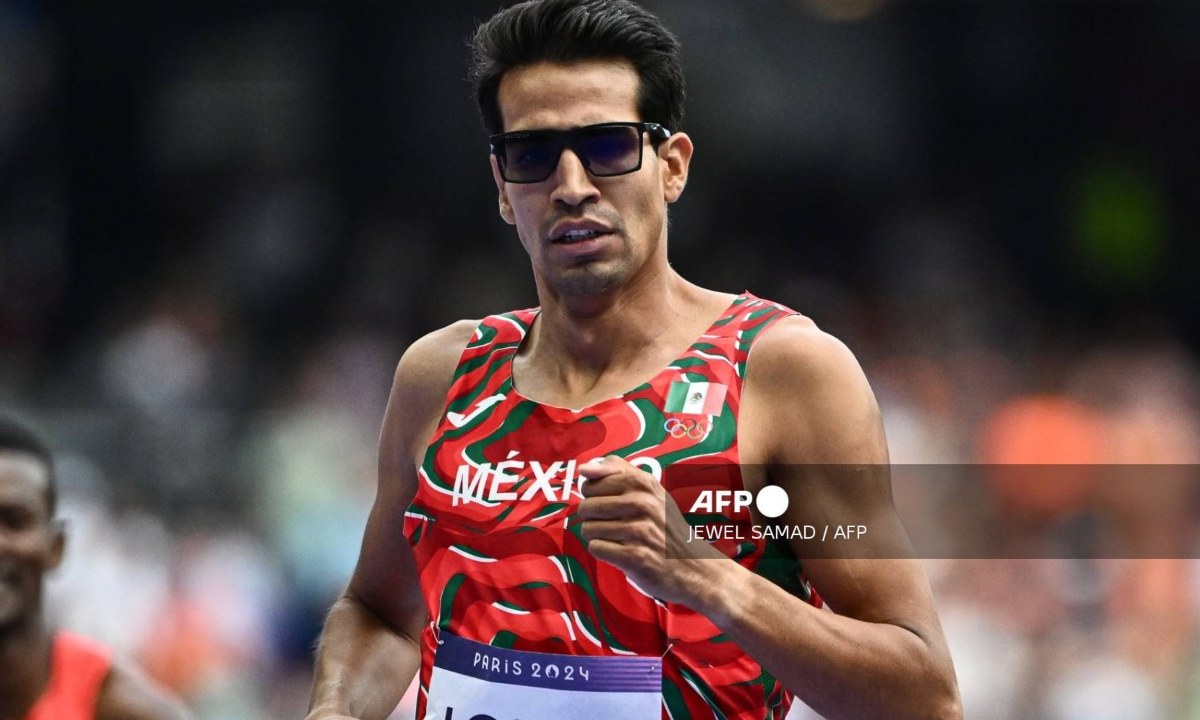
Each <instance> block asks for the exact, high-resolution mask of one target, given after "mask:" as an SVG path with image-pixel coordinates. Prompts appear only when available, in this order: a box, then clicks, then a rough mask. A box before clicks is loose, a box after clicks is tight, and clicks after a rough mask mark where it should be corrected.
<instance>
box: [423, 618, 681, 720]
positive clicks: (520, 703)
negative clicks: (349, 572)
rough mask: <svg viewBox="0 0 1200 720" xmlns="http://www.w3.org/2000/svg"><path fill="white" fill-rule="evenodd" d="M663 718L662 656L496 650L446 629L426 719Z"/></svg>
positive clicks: (548, 719) (432, 683) (557, 719)
mask: <svg viewBox="0 0 1200 720" xmlns="http://www.w3.org/2000/svg"><path fill="white" fill-rule="evenodd" d="M580 717H586V718H591V719H592V720H659V718H661V717H662V658H657V657H641V656H634V657H625V656H617V657H607V656H606V657H592V656H584V655H558V654H555V653H537V652H522V651H520V650H509V649H507V648H499V647H492V646H490V645H484V644H482V643H477V642H474V641H472V640H467V639H465V638H460V637H458V636H456V635H453V634H452V633H449V632H445V631H443V632H442V633H441V635H440V637H439V644H438V649H437V654H436V656H435V657H434V662H433V675H432V677H431V678H430V681H429V697H428V702H427V704H426V709H425V717H424V720H562V719H563V718H580Z"/></svg>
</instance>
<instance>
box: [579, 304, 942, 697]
mask: <svg viewBox="0 0 1200 720" xmlns="http://www.w3.org/2000/svg"><path fill="white" fill-rule="evenodd" d="M742 402H743V405H742V414H741V418H740V419H739V431H738V435H739V444H740V445H741V446H742V461H743V463H746V464H761V465H765V466H766V467H767V469H768V472H769V478H767V479H768V480H769V482H771V483H773V484H776V485H780V486H782V487H783V488H784V490H785V491H786V492H787V495H788V497H789V499H790V500H791V502H790V504H789V507H788V511H787V513H785V515H784V516H783V517H782V518H781V520H782V523H783V524H785V525H796V524H805V523H807V524H813V525H817V526H821V525H824V524H826V523H829V524H834V523H840V524H847V523H853V524H856V525H858V524H861V525H865V526H867V528H868V531H867V535H866V536H865V537H864V538H862V539H861V540H856V541H853V542H846V543H843V544H842V546H840V547H837V548H831V547H830V546H829V545H824V544H821V543H819V538H818V541H817V542H814V543H812V544H806V543H805V542H804V541H801V540H793V541H792V547H793V550H794V551H795V553H796V556H797V557H798V558H801V559H802V561H803V563H804V568H805V570H806V573H807V575H808V578H809V580H811V581H812V583H813V585H814V586H815V587H816V588H817V590H818V591H819V592H820V593H821V594H822V596H823V597H824V598H825V599H826V601H827V602H828V603H829V605H830V607H831V608H833V609H834V610H835V611H836V613H837V614H834V613H830V612H825V611H823V610H819V609H817V608H814V607H813V606H811V605H810V604H808V603H807V602H804V601H803V600H801V599H800V598H798V597H796V596H794V595H792V594H790V593H789V592H787V591H786V590H784V589H783V588H781V587H779V586H777V585H775V584H774V583H772V582H771V581H769V580H767V579H765V578H763V577H761V576H759V575H756V574H754V573H752V572H751V571H749V570H747V569H746V568H744V567H742V566H741V565H739V564H737V563H735V562H733V561H731V560H729V558H727V557H725V556H724V555H721V554H720V553H719V552H718V551H717V550H716V549H714V548H713V547H711V546H710V545H708V544H707V543H704V542H688V541H687V537H688V525H687V521H686V520H685V519H684V518H683V515H682V513H681V512H680V511H679V509H678V507H677V506H676V505H675V503H674V501H673V500H672V499H671V498H670V497H669V496H667V495H666V492H665V490H664V489H663V488H662V486H661V485H660V484H659V483H658V482H657V481H656V480H655V479H654V478H653V476H651V475H649V474H648V473H645V472H642V471H640V470H638V469H637V468H634V467H633V466H631V465H629V464H628V463H627V462H625V461H624V460H622V459H620V458H617V457H612V456H610V457H608V458H606V459H605V460H604V462H602V463H590V464H587V465H583V466H581V467H580V472H582V473H583V474H585V475H586V476H587V477H588V478H589V480H588V482H587V483H586V484H585V485H584V486H583V493H584V495H585V500H584V501H583V503H582V504H581V506H580V510H579V517H580V518H581V519H583V520H585V522H584V524H583V527H582V531H583V534H584V536H585V537H586V538H587V539H588V540H589V544H588V551H589V552H591V553H592V554H593V555H596V556H597V557H599V558H600V559H602V560H605V561H607V562H610V563H612V564H614V565H616V566H618V567H620V568H621V569H622V570H623V571H625V572H626V573H627V574H628V575H629V576H630V577H631V578H633V579H634V581H635V582H637V583H638V585H639V586H640V587H642V588H643V589H644V590H646V591H647V592H649V593H651V594H653V595H655V596H656V597H659V598H663V599H666V600H672V601H675V602H680V603H683V604H685V605H688V606H689V607H692V608H694V609H696V610H698V611H700V612H702V613H704V614H705V615H706V616H707V617H708V618H709V619H710V620H712V621H713V623H715V624H716V625H717V626H718V627H720V628H721V630H722V631H723V632H724V633H725V635H726V636H727V637H728V638H729V639H730V640H733V641H734V642H736V643H737V644H738V645H739V646H741V647H742V648H743V649H744V650H745V651H746V652H747V653H748V654H749V655H750V656H751V657H753V658H754V659H755V660H756V661H757V662H758V663H759V664H760V665H762V666H763V667H764V668H765V669H766V670H768V671H769V672H770V673H771V674H773V675H774V676H775V677H776V678H777V679H778V680H779V681H780V682H782V683H783V684H784V686H786V687H788V688H789V689H791V690H792V691H794V692H796V693H797V694H798V695H799V696H800V697H801V698H803V699H804V701H805V702H806V703H808V704H809V705H810V706H811V707H812V708H813V709H815V710H817V711H818V712H820V713H821V714H823V715H824V716H825V717H827V718H830V720H837V719H838V718H889V720H902V719H904V718H936V719H939V720H940V719H942V718H946V719H952V718H953V719H957V718H961V716H962V711H961V709H960V707H959V699H958V689H957V685H956V682H955V679H954V671H953V668H952V666H951V662H950V655H949V652H948V651H947V649H946V644H945V640H944V639H943V637H942V630H941V627H940V625H939V623H938V620H937V615H936V613H935V612H934V609H933V600H932V596H931V593H930V589H929V586H928V583H927V582H926V580H925V575H924V572H923V570H922V569H921V566H920V564H919V563H918V562H917V561H916V560H914V559H912V550H911V548H910V546H909V542H908V538H907V535H906V534H905V532H904V529H903V527H901V525H900V521H899V518H898V517H897V516H896V512H895V508H894V507H893V504H892V497H891V485H890V479H889V476H888V472H887V449H886V444H885V442H884V438H883V430H882V424H881V422H880V418H879V411H878V408H877V406H876V404H875V398H874V396H873V395H872V393H871V390H870V388H869V387H868V385H867V383H866V379H865V378H864V377H863V374H862V371H861V370H860V369H859V367H858V363H857V361H855V359H854V357H853V355H851V354H850V352H849V351H848V350H847V349H846V348H845V346H843V345H842V344H841V343H840V342H838V341H836V340H834V339H833V338H831V337H829V336H828V335H825V334H824V333H821V332H820V331H818V330H817V329H816V328H815V327H813V326H812V324H811V323H810V322H808V321H806V320H803V319H795V320H791V319H789V320H785V321H781V325H780V326H778V327H776V328H775V329H773V330H772V331H771V332H770V333H769V334H768V335H766V336H764V337H763V338H762V339H761V340H760V341H759V343H758V345H757V346H756V347H755V351H754V353H753V354H752V355H751V359H750V364H749V369H748V371H747V382H746V386H745V391H744V393H743V397H742ZM750 469H751V468H749V467H748V468H747V470H748V471H749V470H750ZM763 480H764V479H763V478H761V477H759V478H757V479H754V478H750V477H748V478H747V484H748V486H751V485H752V484H754V483H755V482H757V484H761V483H762V482H763ZM664 503H665V505H666V510H667V514H666V517H667V522H666V523H665V524H664V523H663V520H662V518H663V507H664ZM831 551H832V552H831ZM839 553H840V554H839Z"/></svg>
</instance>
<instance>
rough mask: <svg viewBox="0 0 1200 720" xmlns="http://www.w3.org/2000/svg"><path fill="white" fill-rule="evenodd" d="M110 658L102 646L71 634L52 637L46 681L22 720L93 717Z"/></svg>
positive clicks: (63, 719) (61, 719) (84, 719)
mask: <svg viewBox="0 0 1200 720" xmlns="http://www.w3.org/2000/svg"><path fill="white" fill-rule="evenodd" d="M111 667H112V659H111V657H110V653H109V651H108V649H107V648H105V647H104V646H103V645H101V644H99V643H97V642H95V641H93V640H89V639H87V638H84V637H80V636H79V635H75V634H73V633H69V632H64V631H60V632H58V633H56V634H55V636H54V648H53V650H52V657H51V660H50V683H49V684H48V685H47V686H46V690H45V692H43V693H42V696H41V697H40V698H38V701H37V702H36V703H34V706H33V709H32V710H30V711H29V714H28V715H26V716H25V720H94V718H95V717H96V701H97V700H99V699H100V688H101V686H102V685H103V684H104V680H105V678H107V677H108V671H109V669H110V668H111Z"/></svg>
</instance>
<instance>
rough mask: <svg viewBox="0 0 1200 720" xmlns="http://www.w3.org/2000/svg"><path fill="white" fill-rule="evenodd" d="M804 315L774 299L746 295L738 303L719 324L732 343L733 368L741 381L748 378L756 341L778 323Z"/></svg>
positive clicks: (721, 330)
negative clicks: (751, 351) (787, 318)
mask: <svg viewBox="0 0 1200 720" xmlns="http://www.w3.org/2000/svg"><path fill="white" fill-rule="evenodd" d="M799 314H800V313H798V312H796V311H795V310H793V309H791V308H789V307H787V306H786V305H780V304H779V303H776V302H771V301H770V300H763V299H762V298H758V297H755V296H754V295H751V294H750V293H748V292H747V293H743V294H742V295H741V296H739V297H738V299H737V301H735V303H734V307H733V312H731V313H729V314H728V315H726V317H724V318H721V320H719V321H718V327H719V328H720V332H721V334H723V335H726V336H728V337H729V338H730V339H731V340H732V355H733V358H732V359H733V365H734V368H735V370H736V372H737V376H738V378H739V379H740V378H744V377H745V376H746V361H747V360H748V359H749V357H750V349H751V348H752V347H753V346H754V342H755V341H756V340H757V339H758V338H759V337H761V336H762V335H763V333H764V332H765V331H766V330H767V329H768V328H770V327H771V326H772V325H774V324H775V323H777V322H779V321H780V320H782V319H783V318H786V317H791V316H792V315H799Z"/></svg>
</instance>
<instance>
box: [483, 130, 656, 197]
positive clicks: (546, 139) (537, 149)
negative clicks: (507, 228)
mask: <svg viewBox="0 0 1200 720" xmlns="http://www.w3.org/2000/svg"><path fill="white" fill-rule="evenodd" d="M643 132H646V133H650V144H651V145H653V146H654V147H656V148H657V147H658V144H659V143H661V142H662V141H663V140H666V139H667V138H669V137H671V131H670V130H668V129H666V128H665V127H663V126H662V125H659V124H658V123H652V122H610V123H600V124H598V125H585V126H583V127H578V128H573V129H571V130H520V131H517V132H508V133H498V134H496V135H492V136H491V138H489V139H490V140H491V142H492V154H493V155H495V156H496V162H497V163H498V164H499V165H500V177H502V178H504V181H505V182H510V183H536V182H541V181H543V180H545V179H546V178H548V177H550V174H551V173H552V172H554V168H556V167H558V159H559V157H560V156H562V151H563V150H564V149H565V148H571V151H572V152H574V153H575V155H576V157H578V158H579V161H580V162H581V163H583V167H584V168H586V169H587V171H588V173H590V174H591V175H594V176H595V177H612V176H614V175H625V174H626V173H631V172H636V171H637V170H638V169H639V168H641V167H642V133H643Z"/></svg>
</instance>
